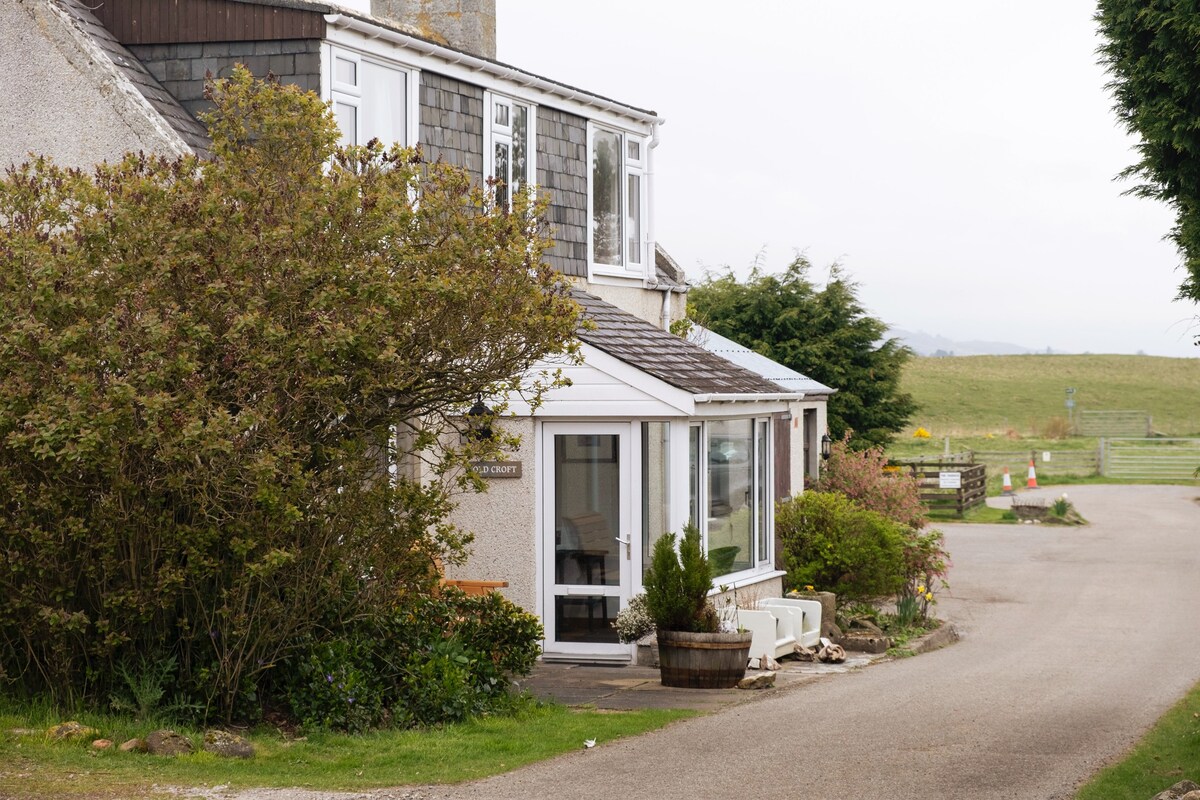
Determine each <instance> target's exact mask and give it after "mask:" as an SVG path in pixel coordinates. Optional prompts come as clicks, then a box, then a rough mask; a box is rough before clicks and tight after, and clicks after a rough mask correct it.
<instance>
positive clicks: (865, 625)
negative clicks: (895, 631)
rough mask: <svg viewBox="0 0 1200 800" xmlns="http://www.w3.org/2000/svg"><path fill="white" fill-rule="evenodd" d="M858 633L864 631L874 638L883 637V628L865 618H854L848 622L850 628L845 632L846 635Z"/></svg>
mask: <svg viewBox="0 0 1200 800" xmlns="http://www.w3.org/2000/svg"><path fill="white" fill-rule="evenodd" d="M860 631H865V632H867V633H870V634H873V635H875V636H883V628H881V627H879V626H878V625H876V624H875V623H874V622H872V621H871V620H869V619H867V618H866V617H855V618H854V619H852V620H850V627H849V629H848V630H847V631H846V634H847V635H851V634H855V633H858V632H860Z"/></svg>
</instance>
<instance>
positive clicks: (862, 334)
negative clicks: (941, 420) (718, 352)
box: [689, 256, 916, 447]
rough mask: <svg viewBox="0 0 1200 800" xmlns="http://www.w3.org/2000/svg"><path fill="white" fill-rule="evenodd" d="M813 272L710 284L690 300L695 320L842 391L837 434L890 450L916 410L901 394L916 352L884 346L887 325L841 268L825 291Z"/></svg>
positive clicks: (797, 267)
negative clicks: (811, 276)
mask: <svg viewBox="0 0 1200 800" xmlns="http://www.w3.org/2000/svg"><path fill="white" fill-rule="evenodd" d="M811 269H812V265H811V264H810V263H809V261H808V259H807V258H805V257H803V256H798V257H797V258H796V259H795V260H794V261H792V263H791V264H790V265H789V266H788V268H787V269H786V270H785V271H784V273H783V274H782V275H766V274H763V273H762V272H760V271H759V270H757V269H755V270H754V271H752V272H751V273H750V278H749V280H748V281H746V283H739V282H738V280H737V278H735V277H734V275H733V273H732V272H726V273H725V274H724V275H720V276H717V277H709V278H708V279H707V280H706V281H705V282H704V283H702V284H700V285H699V286H696V287H695V288H693V289H692V291H691V293H690V294H689V308H690V310H691V312H692V316H693V317H694V318H695V319H698V320H699V321H700V322H701V323H702V324H704V325H706V326H707V327H709V328H711V329H712V330H714V331H716V332H717V333H719V334H721V335H722V336H727V337H729V338H730V339H733V340H734V341H736V342H739V343H740V344H743V345H745V346H746V347H749V348H750V349H752V350H754V351H756V352H758V353H761V354H762V355H764V356H767V357H768V358H770V359H773V360H775V361H778V362H779V363H781V364H783V365H785V366H787V367H790V368H792V369H794V370H796V371H797V372H803V373H804V374H805V375H808V376H809V377H811V378H814V379H816V380H818V381H820V382H821V383H824V384H826V385H827V386H831V387H833V388H835V389H837V390H838V391H837V393H836V394H834V395H833V396H832V397H830V399H829V432H830V434H831V435H832V436H833V437H834V438H835V439H838V438H841V437H842V435H843V434H844V433H845V432H846V431H847V430H850V431H853V434H852V440H851V441H852V444H853V445H854V446H855V447H870V446H873V445H884V444H886V443H887V442H888V441H889V440H890V439H891V437H892V435H893V434H895V433H896V432H897V431H899V430H900V429H902V428H903V427H904V426H905V425H906V424H907V423H908V420H909V418H910V417H911V416H912V414H913V413H914V412H915V411H916V403H915V402H914V401H913V398H912V396H911V395H909V394H907V393H905V392H901V391H900V373H901V370H902V369H903V367H904V364H905V363H906V362H907V361H908V359H909V358H910V357H911V356H912V351H911V350H910V349H909V348H907V347H905V346H904V345H903V344H901V342H900V341H899V340H898V339H884V333H885V331H886V330H887V326H886V325H885V324H884V323H883V322H882V321H881V320H879V319H877V318H876V317H872V316H870V315H869V314H867V312H866V309H864V308H863V305H862V303H860V302H859V300H858V285H857V284H856V283H854V282H853V281H851V280H850V278H849V276H847V275H846V273H845V271H844V270H843V269H842V268H841V266H839V265H838V264H834V265H833V266H832V267H831V268H830V271H829V281H828V282H827V283H826V284H825V286H824V287H821V288H818V287H817V286H815V285H814V284H813V282H812V281H811V280H810V279H809V277H808V274H809V271H810V270H811Z"/></svg>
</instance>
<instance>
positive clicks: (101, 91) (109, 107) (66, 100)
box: [0, 0, 187, 169]
mask: <svg viewBox="0 0 1200 800" xmlns="http://www.w3.org/2000/svg"><path fill="white" fill-rule="evenodd" d="M77 26H78V23H77V21H75V20H74V19H72V18H71V17H70V16H69V15H68V14H67V13H66V12H64V11H63V10H62V9H60V8H58V7H57V6H55V5H54V4H52V3H48V2H46V0H2V2H0V75H3V76H4V86H5V88H6V89H7V90H8V91H7V92H5V95H6V96H5V102H6V110H5V113H4V116H3V124H2V125H0V168H2V167H4V166H7V165H8V164H11V163H20V162H23V161H25V160H26V157H27V154H28V153H29V152H30V151H33V152H36V153H40V154H45V155H48V156H51V157H52V158H53V159H54V160H55V161H56V162H58V163H60V164H63V165H66V166H74V167H81V168H85V169H87V168H90V167H92V166H94V165H95V164H97V163H99V162H101V161H110V162H111V161H118V160H120V158H121V157H122V156H123V155H124V154H125V153H126V152H128V151H131V150H132V151H137V150H145V151H147V152H154V153H161V154H163V155H167V156H175V155H181V154H183V153H184V152H187V148H186V146H185V145H184V144H183V142H182V141H181V140H180V139H179V138H178V137H177V136H176V135H175V134H174V132H173V131H171V130H170V129H169V128H168V127H167V126H166V125H165V123H163V122H162V120H161V119H159V118H157V117H156V116H155V115H154V114H153V113H152V112H151V113H148V112H147V105H146V101H145V100H144V99H143V98H142V97H141V95H139V94H138V93H137V90H136V89H135V88H133V87H132V86H131V85H130V84H129V83H128V82H127V81H125V80H123V79H122V77H121V76H120V75H119V74H118V73H117V71H116V70H115V69H114V68H113V67H112V63H111V62H109V61H108V60H107V58H106V57H105V56H104V55H103V54H101V53H99V51H98V49H97V47H96V45H95V43H94V42H92V41H91V40H90V39H89V38H88V37H87V36H86V35H85V34H84V33H83V32H82V31H81V30H79V28H78V27H77Z"/></svg>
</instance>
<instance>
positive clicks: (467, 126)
mask: <svg viewBox="0 0 1200 800" xmlns="http://www.w3.org/2000/svg"><path fill="white" fill-rule="evenodd" d="M420 100H421V132H420V139H421V149H422V150H423V151H424V156H425V158H426V159H428V160H429V161H437V160H438V159H439V158H440V159H441V160H442V161H444V162H446V163H447V164H454V165H456V166H459V167H465V168H466V170H467V171H468V172H470V173H471V175H473V176H475V178H476V179H478V180H483V89H482V88H480V87H478V86H472V85H471V84H469V83H463V82H462V81H456V80H454V79H453V78H446V77H444V76H442V75H435V74H433V73H431V72H425V71H422V72H421V97H420Z"/></svg>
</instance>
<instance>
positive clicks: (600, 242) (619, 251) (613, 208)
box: [589, 127, 646, 270]
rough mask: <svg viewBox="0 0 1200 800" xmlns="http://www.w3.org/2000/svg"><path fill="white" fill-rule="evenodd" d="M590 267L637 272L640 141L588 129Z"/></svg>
mask: <svg viewBox="0 0 1200 800" xmlns="http://www.w3.org/2000/svg"><path fill="white" fill-rule="evenodd" d="M591 144H592V182H591V185H590V187H589V189H590V191H591V207H592V262H593V263H595V264H597V265H601V266H608V267H619V268H622V269H630V270H632V269H639V268H640V267H641V264H642V260H643V255H642V230H643V228H644V226H645V206H646V204H645V203H644V202H643V193H644V191H645V163H644V161H643V153H644V151H645V149H646V148H645V147H644V146H643V142H642V139H641V137H638V136H634V135H632V134H628V133H624V132H620V131H614V130H608V129H605V128H599V127H596V128H593V129H592V141H591Z"/></svg>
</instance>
